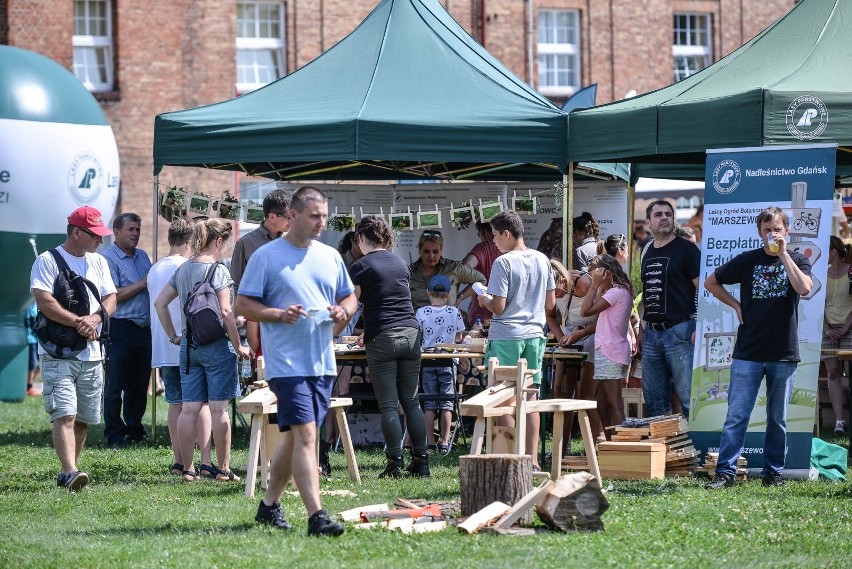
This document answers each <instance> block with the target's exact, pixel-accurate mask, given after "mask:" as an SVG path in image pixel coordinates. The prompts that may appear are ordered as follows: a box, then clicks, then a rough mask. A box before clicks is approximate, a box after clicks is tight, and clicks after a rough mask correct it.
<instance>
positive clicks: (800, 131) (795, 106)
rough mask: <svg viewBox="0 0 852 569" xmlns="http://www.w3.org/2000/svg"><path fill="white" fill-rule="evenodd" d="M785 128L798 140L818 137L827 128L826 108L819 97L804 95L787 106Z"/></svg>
mask: <svg viewBox="0 0 852 569" xmlns="http://www.w3.org/2000/svg"><path fill="white" fill-rule="evenodd" d="M786 121H787V130H788V131H789V133H790V134H792V135H793V136H794V137H795V138H798V139H799V140H813V139H815V138H818V137H819V136H820V135H821V134H822V133H823V132H825V129H826V128H828V109H827V108H826V106H825V103H823V102H822V101H821V100H820V99H818V98H816V97H813V96H810V95H806V96H804V97H798V98H797V99H796V100H794V101H793V102H792V103H790V106H789V107H787V116H786Z"/></svg>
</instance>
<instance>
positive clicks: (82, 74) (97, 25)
mask: <svg viewBox="0 0 852 569" xmlns="http://www.w3.org/2000/svg"><path fill="white" fill-rule="evenodd" d="M111 4H112V2H111V0H75V1H74V35H73V37H72V40H71V41H72V44H73V46H74V75H76V76H77V78H78V79H79V80H80V81H82V82H83V85H85V86H86V88H87V89H88V90H89V91H112V90H113V86H114V79H113V65H114V62H113V58H112V52H113V49H112V5H111Z"/></svg>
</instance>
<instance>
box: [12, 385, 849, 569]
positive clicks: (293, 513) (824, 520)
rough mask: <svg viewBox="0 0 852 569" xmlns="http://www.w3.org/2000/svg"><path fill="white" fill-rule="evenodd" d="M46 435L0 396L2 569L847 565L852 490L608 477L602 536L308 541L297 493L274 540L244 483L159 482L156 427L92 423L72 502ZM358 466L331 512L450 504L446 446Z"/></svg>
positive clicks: (375, 536)
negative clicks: (415, 470) (132, 431)
mask: <svg viewBox="0 0 852 569" xmlns="http://www.w3.org/2000/svg"><path fill="white" fill-rule="evenodd" d="M160 401H162V399H161V400H160ZM163 415H164V411H162V409H161V412H160V416H161V417H162V416H163ZM49 427H50V425H49V423H48V420H47V416H46V415H45V414H44V412H43V411H42V409H41V399H40V398H38V397H30V398H28V399H27V401H25V402H24V403H19V404H10V403H0V467H2V471H0V473H2V474H0V567H11V568H15V569H23V568H26V567H63V568H64V567H159V566H165V567H178V566H184V567H186V566H193V567H205V568H206V567H233V568H237V567H264V568H272V567H298V568H304V567H333V566H342V567H396V568H403V567H423V568H425V567H515V568H533V567H536V568H539V567H542V568H544V567H570V566H572V565H574V566H582V567H643V568H644V567H678V568H688V567H701V568H704V567H725V568H730V567H772V568H778V567H819V568H828V567H850V566H852V484H850V483H828V482H788V484H787V486H786V487H785V488H780V489H779V488H772V489H767V488H763V487H762V486H761V484H760V483H759V482H758V481H754V482H749V483H746V484H743V485H740V486H738V487H736V488H733V489H728V490H723V491H717V492H715V493H710V492H709V491H707V490H705V489H704V488H703V483H702V481H700V480H696V479H667V480H664V481H643V482H619V481H612V482H610V481H605V485H606V486H607V487H608V499H609V501H610V508H609V510H608V511H607V512H606V514H605V515H604V518H603V519H604V525H605V528H606V530H605V531H604V532H599V533H588V534H570V535H569V534H558V533H550V532H544V531H542V532H540V533H538V534H536V535H535V536H531V537H498V536H490V535H474V536H467V535H460V534H459V533H458V532H457V531H456V530H455V529H454V528H451V529H448V530H446V531H444V532H441V533H434V534H424V535H402V534H398V533H392V532H387V531H366V532H361V531H357V532H356V531H354V530H352V531H347V533H346V534H345V535H343V536H342V537H340V538H338V539H312V538H308V537H307V536H306V535H305V532H306V527H307V523H306V519H305V518H306V516H305V512H304V509H303V507H302V504H301V501H300V500H299V498H298V497H297V496H295V495H285V497H284V499H283V500H282V505H283V506H284V509H285V511H286V513H287V517H288V519H289V520H290V521H291V522H292V523H293V525H294V529H293V530H292V531H291V532H289V533H281V532H279V531H275V530H272V529H269V528H265V527H259V526H257V525H256V524H255V523H254V521H253V518H254V513H255V510H256V508H257V500H247V499H246V498H245V497H244V496H243V485H242V484H234V483H221V482H212V481H206V480H205V481H200V482H198V483H193V484H186V483H182V482H179V481H178V480H177V479H176V478H175V477H172V476H170V475H169V474H167V470H168V467H169V466H170V465H171V452H170V450H169V447H168V441H167V435H166V433H165V426H164V425H163V426H162V427H161V428H159V430H158V436H157V440H156V441H155V442H154V443H151V444H149V445H147V446H137V447H132V448H128V449H123V450H111V449H108V448H106V446H105V445H104V441H103V438H102V436H101V428H100V427H95V428H93V432H92V433H91V436H90V440H89V444H88V447H87V449H86V450H85V451H84V454H83V458H82V460H81V463H80V467H81V468H82V469H84V470H85V471H87V472H88V473H89V474H90V476H91V477H92V482H91V483H90V485H89V486H88V487H87V488H86V489H84V491H83V492H81V493H79V494H69V493H68V492H67V491H64V490H61V489H59V488H57V487H56V483H55V478H56V474H57V471H58V460H57V459H56V456H55V454H54V452H53V449H52V447H51V445H50V431H49ZM827 438H828V440H830V441H831V442H836V443H839V442H840V439H835V438H834V437H830V436H829V437H827ZM247 440H248V433H247V431H245V430H244V429H237V431H236V433H235V436H234V441H235V442H234V458H233V461H232V463H233V464H234V466H235V468H244V466H245V462H246V455H247V446H248V443H247ZM358 459H359V465H360V467H361V474H362V478H363V481H364V483H363V485H361V486H356V485H354V484H353V483H352V482H350V481H349V479H348V477H347V476H346V473H345V465H344V461H343V458H342V455H340V454H335V455H333V456H332V466H333V467H334V472H333V477H332V478H330V479H324V480H323V481H322V489H323V490H324V491H329V490H349V491H351V492H353V493H354V496H349V497H347V496H338V495H327V496H325V497H324V503H325V505H326V507H327V509H328V510H329V512H331V513H334V512H338V511H342V510H345V509H348V508H354V507H357V506H359V505H366V504H373V503H378V502H385V501H387V502H393V501H394V500H395V499H396V498H399V497H402V498H407V499H426V500H440V501H448V500H458V497H459V488H458V473H457V464H458V452H454V453H453V455H451V456H449V457H441V458H438V459H435V460H434V461H433V463H432V472H433V476H432V478H430V479H417V480H378V479H377V475H378V473H379V472H380V471H381V468H382V466H383V456H382V454H381V452H380V451H378V450H363V451H359V453H358ZM539 527H542V526H539Z"/></svg>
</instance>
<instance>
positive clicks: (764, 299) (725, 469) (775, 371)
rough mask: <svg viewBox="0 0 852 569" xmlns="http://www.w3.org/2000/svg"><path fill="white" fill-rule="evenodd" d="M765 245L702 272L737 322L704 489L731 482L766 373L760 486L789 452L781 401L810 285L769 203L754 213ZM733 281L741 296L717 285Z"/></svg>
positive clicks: (772, 482)
mask: <svg viewBox="0 0 852 569" xmlns="http://www.w3.org/2000/svg"><path fill="white" fill-rule="evenodd" d="M757 228H758V234H759V235H760V238H761V239H762V240H763V242H764V246H763V247H762V248H760V249H755V250H752V251H745V252H743V253H740V254H739V255H737V256H736V257H734V258H733V259H731V260H730V261H728V262H727V263H725V264H724V265H722V266H721V267H719V268H718V269H716V272H715V273H713V274H711V275H710V276H708V277H707V280H706V281H705V282H704V286H705V288H706V289H707V290H708V292H710V293H711V294H713V296H715V297H716V298H718V299H719V300H720V301H721V302H723V303H724V304H727V305H728V306H730V307H731V308H733V309H734V311H736V313H737V318H738V319H739V322H740V326H739V329H738V330H737V340H736V343H735V344H734V353H733V359H732V361H731V383H730V388H729V390H728V414H727V416H726V417H725V425H724V426H723V427H722V442H721V444H720V446H719V460H718V463H717V466H716V476H715V477H714V478H713V480H712V482H710V484H708V485H707V487H708V488H710V489H717V488H724V487H726V486H733V484H734V480H735V477H736V474H737V459H738V458H739V457H740V451H741V450H742V447H743V443H744V442H745V436H746V430H747V429H748V422H749V418H750V417H751V412H752V410H753V409H754V404H755V402H756V401H757V392H758V390H759V389H760V384H761V382H762V381H763V378H764V377H766V438H765V439H764V442H763V485H764V486H783V485H784V479H783V478H782V477H781V471H782V470H783V469H784V458H785V454H786V451H787V402H788V401H789V400H790V392H791V390H792V388H793V379H794V378H795V375H796V365H797V364H798V362H799V343H798V325H799V319H798V312H797V309H798V306H799V297H800V296H804V295H807V294H808V293H810V291H811V287H812V286H813V280H812V279H811V276H810V274H811V264H810V262H809V261H808V260H807V258H805V256H804V255H802V254H800V253H799V252H798V251H789V250H788V249H787V242H786V239H785V238H786V236H787V234H788V233H789V232H790V223H789V221H788V219H787V215H786V214H785V213H784V212H783V211H781V210H780V209H779V208H777V207H769V208H766V209H765V210H763V211H762V212H761V213H760V215H758V216H757ZM726 284H728V285H730V284H739V285H740V300H737V299H736V298H734V297H733V296H731V294H730V293H729V292H728V291H727V290H726V289H725V287H724V286H723V285H726Z"/></svg>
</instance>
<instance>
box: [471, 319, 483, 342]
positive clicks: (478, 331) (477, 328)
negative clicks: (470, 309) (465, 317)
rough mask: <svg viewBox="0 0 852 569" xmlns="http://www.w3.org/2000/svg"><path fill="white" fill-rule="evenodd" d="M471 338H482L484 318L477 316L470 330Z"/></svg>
mask: <svg viewBox="0 0 852 569" xmlns="http://www.w3.org/2000/svg"><path fill="white" fill-rule="evenodd" d="M470 336H471V338H482V337H483V330H482V318H481V317H479V316H477V317H476V319H475V320H474V321H473V326H472V327H471V328H470Z"/></svg>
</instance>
